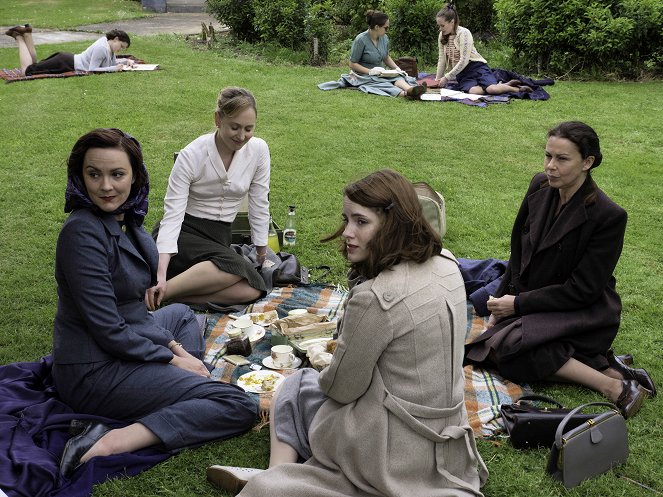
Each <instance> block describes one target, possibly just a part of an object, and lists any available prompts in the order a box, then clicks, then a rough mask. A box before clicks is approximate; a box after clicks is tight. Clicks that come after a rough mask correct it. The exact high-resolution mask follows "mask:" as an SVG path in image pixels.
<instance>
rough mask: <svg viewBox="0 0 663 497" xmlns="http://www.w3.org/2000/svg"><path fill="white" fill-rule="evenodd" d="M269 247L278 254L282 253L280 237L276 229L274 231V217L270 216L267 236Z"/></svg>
mask: <svg viewBox="0 0 663 497" xmlns="http://www.w3.org/2000/svg"><path fill="white" fill-rule="evenodd" d="M267 246H268V247H269V248H270V249H272V250H273V251H274V252H276V253H278V252H280V251H281V244H280V243H279V235H278V233H276V229H274V221H272V216H269V233H268V235H267Z"/></svg>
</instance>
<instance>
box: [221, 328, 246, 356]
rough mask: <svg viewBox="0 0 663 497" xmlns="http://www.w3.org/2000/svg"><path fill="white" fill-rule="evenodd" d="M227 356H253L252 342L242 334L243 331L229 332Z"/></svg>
mask: <svg viewBox="0 0 663 497" xmlns="http://www.w3.org/2000/svg"><path fill="white" fill-rule="evenodd" d="M226 354H228V355H243V356H244V357H246V356H249V355H251V341H250V340H249V337H247V336H246V335H243V334H242V330H233V329H231V330H228V342H227V343H226Z"/></svg>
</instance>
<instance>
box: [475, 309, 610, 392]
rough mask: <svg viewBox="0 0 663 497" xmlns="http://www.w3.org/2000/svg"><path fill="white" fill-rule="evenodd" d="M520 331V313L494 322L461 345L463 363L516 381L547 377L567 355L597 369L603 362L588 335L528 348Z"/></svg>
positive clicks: (604, 359)
mask: <svg viewBox="0 0 663 497" xmlns="http://www.w3.org/2000/svg"><path fill="white" fill-rule="evenodd" d="M530 332H532V331H530ZM523 334H524V330H523V320H522V318H520V317H518V318H509V319H505V320H503V321H500V322H498V323H496V324H495V326H493V327H492V328H489V329H488V330H486V331H485V332H484V333H483V334H482V335H481V336H479V337H478V338H477V339H476V340H474V341H473V342H472V343H469V344H467V345H465V361H464V365H467V364H474V365H476V366H480V367H484V368H487V369H494V370H496V371H497V372H498V373H499V374H500V375H501V376H502V377H504V378H506V379H508V380H511V381H514V382H516V383H527V382H530V381H542V380H547V379H549V378H550V377H551V376H552V375H553V374H555V373H556V372H557V371H558V370H559V368H561V367H562V366H563V365H564V364H566V363H567V361H568V360H569V359H571V358H573V359H576V360H578V361H580V362H582V363H584V364H586V365H588V366H590V367H592V368H594V369H597V370H601V369H604V368H605V366H606V358H605V354H604V353H601V351H600V350H599V349H600V345H599V344H598V343H596V342H594V341H593V340H592V339H591V337H587V336H585V337H583V336H577V335H576V336H568V337H565V338H559V339H556V340H551V341H549V342H546V343H543V344H539V345H537V346H535V347H532V348H529V347H524V346H523Z"/></svg>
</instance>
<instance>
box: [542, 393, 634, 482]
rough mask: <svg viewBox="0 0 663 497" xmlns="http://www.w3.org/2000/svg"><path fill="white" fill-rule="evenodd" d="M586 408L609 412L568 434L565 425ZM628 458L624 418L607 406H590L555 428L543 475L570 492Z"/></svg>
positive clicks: (577, 410)
mask: <svg viewBox="0 0 663 497" xmlns="http://www.w3.org/2000/svg"><path fill="white" fill-rule="evenodd" d="M588 406H606V407H608V408H609V410H608V411H606V412H603V413H600V414H595V415H593V416H594V417H593V418H592V419H591V420H589V421H587V422H585V423H583V424H582V425H580V426H577V427H576V428H573V429H572V430H569V429H568V422H569V421H571V420H572V419H574V417H575V416H577V415H578V414H579V412H580V411H581V410H582V409H584V408H585V407H588ZM627 458H628V431H627V430H626V422H625V421H624V417H623V416H622V415H621V414H620V412H619V410H618V409H617V407H616V406H615V405H613V404H610V403H609V402H590V403H589V404H583V405H581V406H578V407H576V408H575V409H573V410H572V411H571V412H569V413H568V414H567V415H566V417H565V418H564V419H563V420H562V422H561V423H560V424H559V426H558V427H557V431H556V432H555V443H554V444H553V446H552V449H551V451H550V458H549V459H548V466H547V468H546V471H547V472H548V474H549V475H550V476H552V477H553V478H554V479H556V480H559V481H561V482H562V483H563V484H564V486H565V487H566V488H573V487H575V486H576V485H578V484H579V483H580V482H582V481H583V480H586V479H588V478H592V477H594V476H596V475H600V474H602V473H605V472H607V471H609V470H610V469H611V468H612V467H613V466H616V465H618V464H622V463H623V462H625V461H626V459H627Z"/></svg>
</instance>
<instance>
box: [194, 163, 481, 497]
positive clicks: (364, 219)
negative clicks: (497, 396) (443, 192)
mask: <svg viewBox="0 0 663 497" xmlns="http://www.w3.org/2000/svg"><path fill="white" fill-rule="evenodd" d="M344 193H345V198H344V200H343V224H342V226H341V227H340V228H339V229H338V230H337V231H336V233H334V234H332V235H331V236H329V237H328V238H327V239H326V240H334V239H339V238H340V240H341V251H342V253H343V255H344V256H345V258H346V259H347V260H348V261H349V263H350V268H351V273H350V274H351V277H350V280H351V286H352V289H351V291H350V295H349V296H348V300H347V303H346V307H345V312H344V314H343V320H342V322H341V323H340V324H339V326H338V334H339V337H338V342H337V347H336V350H335V351H334V354H333V357H332V360H331V364H330V365H329V366H328V367H327V368H326V369H324V370H323V371H322V372H321V373H320V374H318V373H317V372H316V371H315V370H312V369H303V370H300V371H299V372H297V373H295V374H294V375H291V376H289V377H288V378H286V380H285V381H284V382H283V383H282V385H281V387H280V389H279V391H278V393H277V397H276V399H275V400H274V399H273V400H272V406H273V412H272V423H271V424H270V426H271V427H272V432H271V435H272V436H271V447H270V451H271V457H270V468H269V469H268V470H266V471H262V470H257V469H247V468H234V467H224V466H212V467H211V468H209V469H208V472H207V476H208V479H209V480H211V481H212V482H214V483H215V484H218V485H219V486H221V487H223V488H226V489H228V490H231V491H237V490H239V489H242V488H243V489H242V491H241V494H240V495H242V496H263V495H269V496H272V497H279V496H283V497H286V496H287V497H309V496H311V495H315V496H316V497H338V496H357V497H358V496H378V495H382V496H404V495H413V496H418V495H422V496H424V495H425V496H427V497H445V496H454V497H460V496H480V495H482V494H481V492H480V490H479V488H480V486H481V485H482V484H483V483H484V481H485V478H486V477H487V472H486V469H485V466H484V465H483V461H482V460H481V457H480V456H479V454H478V452H477V450H476V446H475V443H474V436H473V434H472V430H471V428H470V426H469V424H468V420H467V411H466V409H465V402H464V375H463V368H462V362H463V343H464V338H465V329H466V324H467V309H466V301H465V290H464V284H463V279H462V277H461V275H460V270H459V269H458V264H457V262H456V260H455V259H454V257H453V255H451V253H450V252H449V251H447V250H442V242H441V241H440V238H439V236H438V235H437V233H436V232H435V231H434V230H433V228H431V226H430V225H429V223H428V222H427V221H426V219H425V218H424V216H423V213H422V209H421V205H420V204H419V200H418V198H417V194H416V193H415V190H414V187H413V186H412V184H411V183H410V182H409V181H407V180H406V179H405V178H404V177H403V176H401V175H400V174H398V173H396V172H394V171H390V170H382V171H377V172H375V173H373V174H371V175H369V176H367V177H366V178H364V179H362V180H360V181H357V182H356V183H352V184H350V185H348V186H347V187H346V188H345V191H344ZM298 460H299V461H305V462H304V464H296V462H297V461H298ZM247 482H248V483H247ZM245 484H246V486H245V487H244V485H245Z"/></svg>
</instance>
